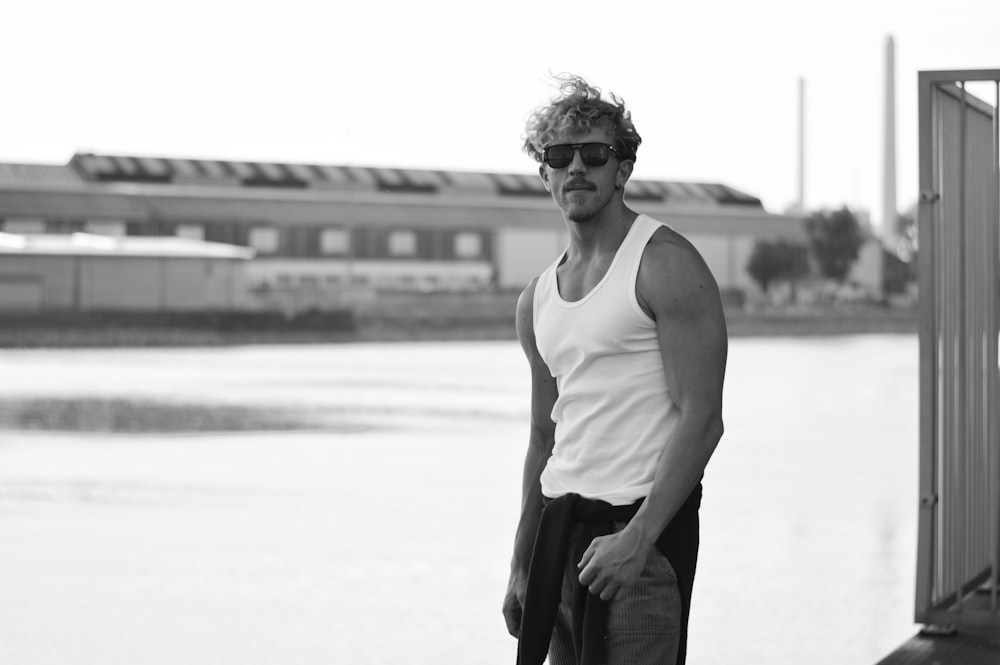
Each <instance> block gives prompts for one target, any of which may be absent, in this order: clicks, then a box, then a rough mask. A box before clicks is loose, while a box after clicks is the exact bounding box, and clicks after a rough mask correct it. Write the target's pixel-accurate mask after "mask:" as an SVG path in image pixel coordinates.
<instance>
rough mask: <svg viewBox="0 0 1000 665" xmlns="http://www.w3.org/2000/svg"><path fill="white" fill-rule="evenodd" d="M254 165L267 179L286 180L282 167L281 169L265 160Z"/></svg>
mask: <svg viewBox="0 0 1000 665" xmlns="http://www.w3.org/2000/svg"><path fill="white" fill-rule="evenodd" d="M255 166H256V167H257V169H258V170H259V171H260V173H261V174H263V176H264V178H265V179H267V180H287V179H288V176H286V175H285V172H284V169H282V168H281V167H280V166H278V165H277V164H269V163H267V162H257V163H255Z"/></svg>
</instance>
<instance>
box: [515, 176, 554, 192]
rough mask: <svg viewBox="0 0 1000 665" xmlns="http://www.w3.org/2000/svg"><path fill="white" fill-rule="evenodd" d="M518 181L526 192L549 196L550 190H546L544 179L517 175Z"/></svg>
mask: <svg viewBox="0 0 1000 665" xmlns="http://www.w3.org/2000/svg"><path fill="white" fill-rule="evenodd" d="M517 181H518V183H519V184H520V186H521V189H523V190H524V191H526V192H534V193H535V194H548V193H549V192H548V190H547V189H545V183H543V182H542V179H541V178H539V177H538V176H536V175H526V174H523V173H518V174H517Z"/></svg>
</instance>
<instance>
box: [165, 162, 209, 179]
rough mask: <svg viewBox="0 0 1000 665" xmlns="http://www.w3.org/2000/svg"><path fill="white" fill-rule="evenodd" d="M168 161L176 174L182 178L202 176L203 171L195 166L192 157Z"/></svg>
mask: <svg viewBox="0 0 1000 665" xmlns="http://www.w3.org/2000/svg"><path fill="white" fill-rule="evenodd" d="M167 162H168V163H169V164H170V168H171V169H172V170H173V172H174V175H175V176H180V177H182V178H200V177H202V175H201V172H200V171H198V169H197V168H196V167H195V165H194V164H193V163H192V162H191V160H190V159H169V160H167Z"/></svg>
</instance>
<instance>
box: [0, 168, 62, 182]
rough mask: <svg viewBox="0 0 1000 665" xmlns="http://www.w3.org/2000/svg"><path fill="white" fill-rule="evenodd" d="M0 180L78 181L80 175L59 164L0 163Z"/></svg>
mask: <svg viewBox="0 0 1000 665" xmlns="http://www.w3.org/2000/svg"><path fill="white" fill-rule="evenodd" d="M0 182H80V175H79V174H78V173H77V172H76V171H74V170H73V169H72V168H70V167H69V166H63V165H61V164H0Z"/></svg>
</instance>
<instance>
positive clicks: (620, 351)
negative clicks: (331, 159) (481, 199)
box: [503, 76, 727, 665]
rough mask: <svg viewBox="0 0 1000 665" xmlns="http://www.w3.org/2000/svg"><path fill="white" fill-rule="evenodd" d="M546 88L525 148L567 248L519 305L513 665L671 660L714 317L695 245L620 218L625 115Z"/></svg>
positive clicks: (628, 146)
mask: <svg viewBox="0 0 1000 665" xmlns="http://www.w3.org/2000/svg"><path fill="white" fill-rule="evenodd" d="M560 80H561V87H560V95H559V96H558V97H557V98H556V99H554V100H552V102H551V104H549V105H548V106H545V107H543V108H541V109H539V110H537V111H536V112H535V113H534V114H533V115H532V116H531V118H530V119H529V121H528V126H527V130H526V138H525V142H524V149H525V151H526V152H527V153H528V154H529V155H531V156H532V157H534V158H535V159H536V160H537V161H539V162H541V165H540V166H539V174H540V175H541V178H542V182H543V183H544V184H545V187H546V189H548V190H549V192H550V193H551V194H552V198H553V200H554V201H555V202H556V205H558V206H559V208H560V210H561V211H562V214H563V218H564V220H565V222H566V225H567V227H568V229H569V237H570V243H569V247H568V248H567V249H566V251H565V252H564V253H563V255H562V256H560V257H559V259H558V260H557V261H555V262H554V263H553V264H552V265H551V266H550V267H549V268H548V269H547V270H546V271H545V272H544V273H542V275H540V276H539V277H538V278H536V279H535V280H534V281H532V283H531V284H529V285H528V287H527V288H526V289H525V290H524V293H522V295H521V297H520V299H519V301H518V305H517V332H518V338H519V340H520V342H521V346H522V348H523V349H524V352H525V354H526V355H527V357H528V361H529V364H530V368H531V386H532V393H531V430H530V436H529V444H528V451H527V454H526V456H525V464H524V475H523V481H522V506H521V516H520V520H519V522H518V526H517V531H516V535H515V542H514V555H513V559H512V561H511V573H510V581H509V584H508V589H507V594H506V597H505V599H504V604H503V614H504V618H505V620H506V623H507V628H508V630H509V631H510V633H511V634H512V635H514V636H515V637H517V638H518V663H519V665H540V663H541V662H542V661H543V660H544V659H545V657H546V653H547V655H548V658H549V663H550V665H564V664H568V663H585V664H587V665H590V664H592V663H605V662H607V663H611V664H625V663H627V664H628V665H637V664H643V663H651V664H652V663H656V664H657V665H664V664H673V663H683V662H684V658H685V648H686V646H685V645H686V633H687V616H688V608H689V606H690V598H691V588H692V585H693V581H694V568H695V561H696V559H697V551H698V505H699V502H700V498H701V478H702V475H703V472H704V469H705V466H706V465H707V463H708V460H709V458H710V457H711V455H712V453H713V451H714V450H715V447H716V444H717V443H718V442H719V439H720V438H721V436H722V430H723V427H722V385H723V379H724V375H725V366H726V353H727V338H726V324H725V319H724V317H723V311H722V303H721V299H720V296H719V290H718V286H717V285H716V283H715V280H714V279H713V277H712V275H711V273H710V272H709V270H708V267H707V266H706V265H705V262H704V261H703V260H702V258H701V256H700V255H699V254H698V252H697V251H696V250H695V249H694V247H693V246H692V245H691V243H690V242H688V241H687V240H685V239H684V238H683V237H682V236H680V235H679V234H677V233H676V232H675V231H673V230H672V229H671V228H669V227H667V226H665V225H663V224H661V223H659V222H657V221H655V220H653V219H651V218H649V217H647V216H645V215H639V214H637V213H636V212H634V211H632V210H631V209H630V208H629V207H628V206H627V205H626V204H625V201H624V190H625V184H626V182H628V179H629V177H630V176H631V174H632V169H633V167H634V164H635V159H636V150H637V149H638V147H639V143H640V142H641V138H640V137H639V134H638V133H637V132H636V130H635V126H634V124H633V123H632V120H631V114H630V113H629V111H628V110H627V108H626V106H625V104H624V102H623V101H622V100H621V99H620V98H618V97H615V96H614V95H611V96H610V99H605V98H603V97H602V96H601V91H600V89H598V88H595V87H592V86H591V85H589V84H588V83H587V82H586V81H585V80H584V79H582V78H580V77H575V76H563V77H561V79H560Z"/></svg>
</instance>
